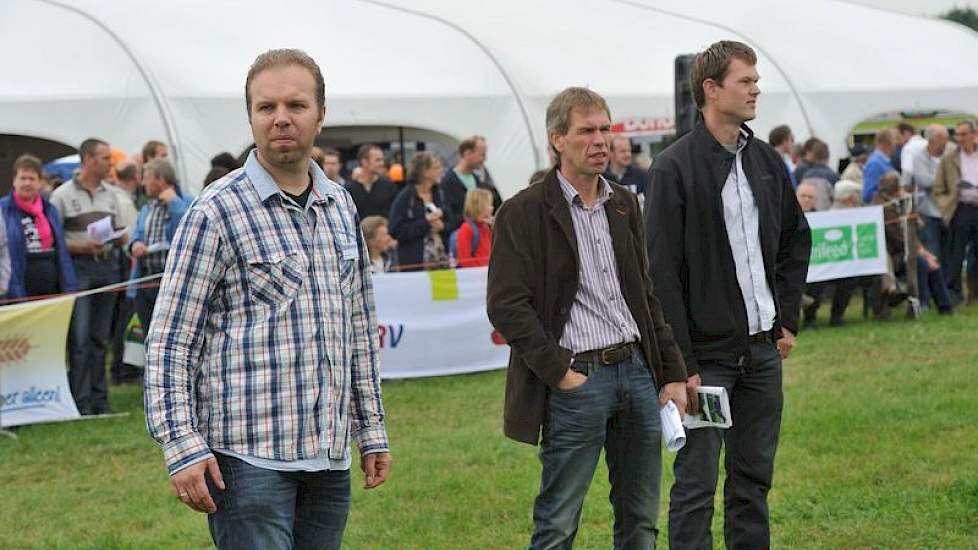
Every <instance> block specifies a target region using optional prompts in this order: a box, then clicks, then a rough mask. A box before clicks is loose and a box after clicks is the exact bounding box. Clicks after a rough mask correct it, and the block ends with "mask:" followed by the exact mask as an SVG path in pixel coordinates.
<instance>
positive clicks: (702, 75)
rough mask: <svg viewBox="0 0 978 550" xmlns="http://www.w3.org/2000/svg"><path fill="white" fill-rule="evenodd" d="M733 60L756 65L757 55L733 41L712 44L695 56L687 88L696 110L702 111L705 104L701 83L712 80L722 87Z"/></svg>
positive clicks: (741, 43)
mask: <svg viewBox="0 0 978 550" xmlns="http://www.w3.org/2000/svg"><path fill="white" fill-rule="evenodd" d="M734 59H739V60H741V61H743V62H744V63H747V64H749V65H757V54H756V53H754V50H753V48H751V47H750V46H748V45H747V44H744V43H743V42H737V41H734V40H721V41H719V42H714V43H713V44H711V45H710V47H709V48H707V49H705V50H703V51H701V52H700V53H698V54H696V59H694V60H693V65H692V66H691V67H690V69H689V86H690V88H691V89H692V91H693V101H695V102H696V107H697V108H698V109H703V105H705V104H706V95H705V94H704V93H703V82H705V81H706V80H712V81H714V82H716V83H717V85H720V86H722V85H723V79H724V78H726V77H727V71H728V70H729V69H730V62H731V61H733V60H734Z"/></svg>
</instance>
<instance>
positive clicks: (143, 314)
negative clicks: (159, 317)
mask: <svg viewBox="0 0 978 550" xmlns="http://www.w3.org/2000/svg"><path fill="white" fill-rule="evenodd" d="M159 294H160V287H158V286H154V287H151V288H140V289H139V290H137V291H136V304H135V308H136V315H138V316H139V322H140V323H141V324H142V325H143V334H144V335H145V334H149V322H150V321H151V320H152V319H153V310H155V309H156V298H157V296H159Z"/></svg>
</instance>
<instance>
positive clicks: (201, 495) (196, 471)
mask: <svg viewBox="0 0 978 550" xmlns="http://www.w3.org/2000/svg"><path fill="white" fill-rule="evenodd" d="M205 474H207V475H209V476H211V481H213V482H214V485H215V486H216V487H217V488H218V489H219V490H221V491H223V490H224V478H223V477H222V476H221V469H220V468H219V467H218V466H217V459H216V458H214V457H213V456H212V457H210V458H208V459H207V460H205V461H203V462H198V463H196V464H193V465H191V466H187V467H186V468H184V469H183V470H180V471H179V472H177V473H175V474H173V475H172V476H170V485H172V486H173V491H174V492H175V493H176V494H177V498H178V499H180V502H182V503H184V504H186V505H187V506H189V507H191V508H192V509H194V510H196V511H198V512H206V513H208V514H212V513H214V512H216V511H217V506H216V505H214V500H213V499H212V498H211V494H210V492H209V491H208V490H207V482H206V481H204V475H205Z"/></svg>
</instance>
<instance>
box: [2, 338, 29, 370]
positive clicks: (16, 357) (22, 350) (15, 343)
mask: <svg viewBox="0 0 978 550" xmlns="http://www.w3.org/2000/svg"><path fill="white" fill-rule="evenodd" d="M30 352H31V341H30V339H28V338H25V337H23V336H14V337H12V338H0V366H3V365H6V364H8V363H16V362H19V361H23V360H24V359H25V358H26V357H27V355H28V354H29V353H30Z"/></svg>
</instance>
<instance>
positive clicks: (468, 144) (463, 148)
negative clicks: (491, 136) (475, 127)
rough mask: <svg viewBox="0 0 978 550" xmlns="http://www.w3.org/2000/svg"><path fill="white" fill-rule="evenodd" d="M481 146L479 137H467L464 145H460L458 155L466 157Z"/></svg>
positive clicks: (463, 141)
mask: <svg viewBox="0 0 978 550" xmlns="http://www.w3.org/2000/svg"><path fill="white" fill-rule="evenodd" d="M478 144H479V136H472V137H467V138H465V139H463V140H462V143H459V144H458V154H459V156H462V155H465V153H468V152H469V151H475V148H476V146H477V145H478Z"/></svg>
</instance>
